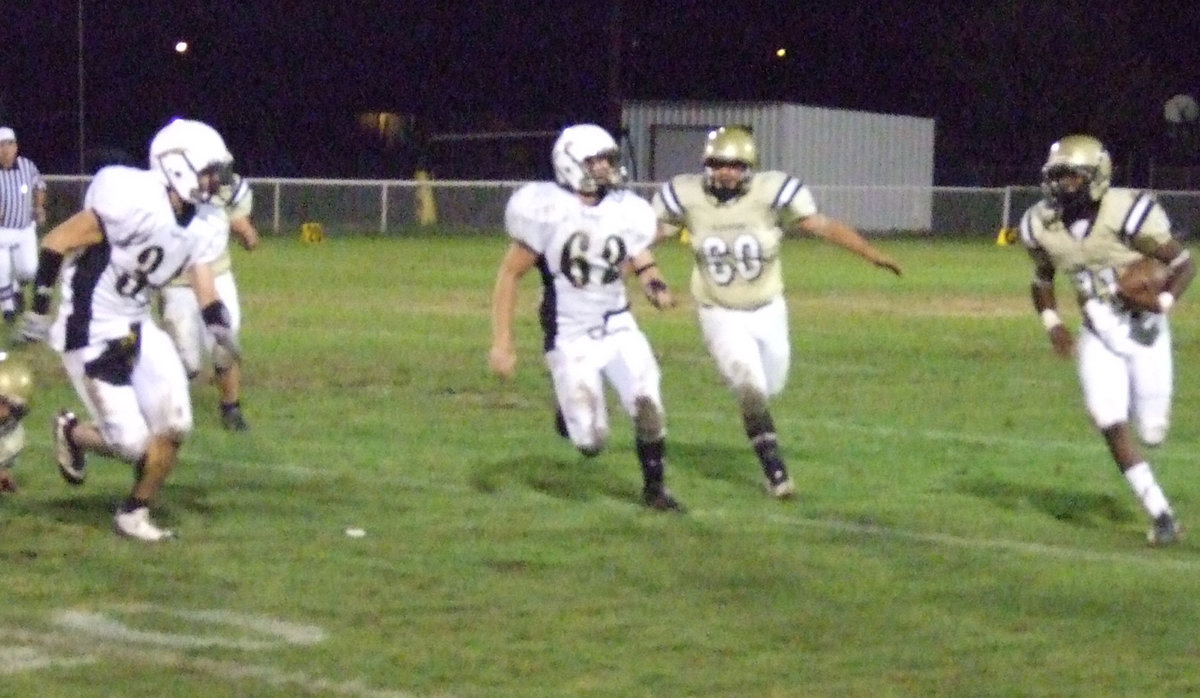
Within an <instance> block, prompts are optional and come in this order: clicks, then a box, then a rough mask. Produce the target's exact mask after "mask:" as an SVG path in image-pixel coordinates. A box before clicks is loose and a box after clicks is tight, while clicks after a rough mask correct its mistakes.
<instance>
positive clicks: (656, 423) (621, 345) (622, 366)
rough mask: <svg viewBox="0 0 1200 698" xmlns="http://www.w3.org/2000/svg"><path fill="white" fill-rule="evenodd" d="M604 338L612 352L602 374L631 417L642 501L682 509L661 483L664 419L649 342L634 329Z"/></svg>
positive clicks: (659, 374)
mask: <svg viewBox="0 0 1200 698" xmlns="http://www.w3.org/2000/svg"><path fill="white" fill-rule="evenodd" d="M605 341H606V342H607V343H608V344H609V345H610V347H611V348H612V349H613V352H612V359H611V360H610V361H609V362H608V364H607V365H606V366H605V367H604V376H605V377H606V378H607V379H608V381H609V383H611V384H612V386H613V390H615V391H616V393H617V396H618V397H619V398H620V400H621V406H622V407H623V408H624V409H625V412H626V414H628V415H629V416H630V417H631V418H632V419H633V427H634V449H635V452H636V453H637V458H638V464H639V465H640V466H641V470H642V501H643V503H645V504H646V506H648V507H651V508H653V509H658V510H661V511H683V506H682V505H681V504H680V503H679V502H678V501H677V500H676V499H675V498H674V497H673V496H672V495H671V493H670V492H669V491H668V490H667V488H666V487H665V485H664V479H665V476H666V451H667V446H666V444H667V418H666V410H664V409H663V404H662V390H661V383H662V371H661V370H660V369H659V366H658V361H657V360H656V359H655V358H654V352H653V350H652V349H651V348H650V342H649V341H648V340H647V339H646V335H644V334H642V332H641V331H640V330H638V329H636V328H630V329H628V330H625V331H622V332H617V333H616V334H612V335H609V336H608V337H607V338H606V340H605Z"/></svg>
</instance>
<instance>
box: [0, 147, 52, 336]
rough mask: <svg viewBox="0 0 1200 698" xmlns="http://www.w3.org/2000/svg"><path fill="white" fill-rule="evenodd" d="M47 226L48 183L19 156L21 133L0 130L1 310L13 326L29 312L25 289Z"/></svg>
mask: <svg viewBox="0 0 1200 698" xmlns="http://www.w3.org/2000/svg"><path fill="white" fill-rule="evenodd" d="M45 223H46V182H45V180H43V179H42V173H41V172H38V168H37V165H35V164H33V161H32V160H30V159H29V158H27V157H21V156H19V155H17V134H16V132H14V131H13V130H12V129H11V128H9V127H8V126H2V127H0V310H3V312H4V321H5V322H7V323H10V324H11V323H12V322H13V321H14V320H15V319H16V317H17V316H18V315H20V314H21V313H22V312H24V310H25V289H26V287H27V286H28V285H29V283H30V282H32V281H33V274H34V272H35V271H37V255H38V249H37V248H38V243H37V226H39V225H44V224H45Z"/></svg>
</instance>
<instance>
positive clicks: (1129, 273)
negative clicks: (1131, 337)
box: [1117, 257, 1169, 312]
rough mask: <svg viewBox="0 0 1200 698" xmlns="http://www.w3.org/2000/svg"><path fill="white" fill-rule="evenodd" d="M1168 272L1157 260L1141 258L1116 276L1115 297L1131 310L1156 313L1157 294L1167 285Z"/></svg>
mask: <svg viewBox="0 0 1200 698" xmlns="http://www.w3.org/2000/svg"><path fill="white" fill-rule="evenodd" d="M1168 271H1169V270H1168V268H1167V265H1166V264H1163V263H1162V262H1160V261H1158V260H1157V259H1154V258H1153V257H1142V258H1141V259H1139V260H1137V261H1136V262H1133V263H1132V264H1129V265H1127V266H1126V267H1125V268H1124V269H1122V270H1121V273H1120V274H1119V275H1118V276H1117V295H1118V296H1120V298H1121V300H1122V301H1124V302H1125V305H1127V306H1129V307H1130V308H1132V309H1133V310H1149V311H1151V312H1158V294H1160V293H1162V291H1163V287H1164V286H1165V285H1166V283H1167V277H1168V276H1169V274H1168Z"/></svg>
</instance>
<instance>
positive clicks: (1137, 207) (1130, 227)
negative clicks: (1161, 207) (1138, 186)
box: [1121, 193, 1157, 242]
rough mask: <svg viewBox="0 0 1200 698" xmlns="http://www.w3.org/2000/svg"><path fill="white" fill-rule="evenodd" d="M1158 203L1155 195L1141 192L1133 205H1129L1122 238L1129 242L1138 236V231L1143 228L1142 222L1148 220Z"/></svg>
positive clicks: (1123, 224) (1122, 226)
mask: <svg viewBox="0 0 1200 698" xmlns="http://www.w3.org/2000/svg"><path fill="white" fill-rule="evenodd" d="M1156 205H1157V202H1155V200H1154V197H1152V196H1150V195H1149V194H1145V193H1143V194H1139V195H1138V197H1137V199H1135V200H1134V202H1133V205H1132V206H1130V207H1129V213H1128V214H1127V215H1126V216H1125V222H1124V223H1122V224H1121V239H1122V240H1124V241H1126V242H1128V241H1130V240H1132V239H1133V238H1135V237H1137V234H1138V232H1139V231H1140V230H1141V229H1142V224H1143V223H1145V222H1146V218H1147V217H1149V215H1150V211H1152V210H1154V207H1155V206H1156Z"/></svg>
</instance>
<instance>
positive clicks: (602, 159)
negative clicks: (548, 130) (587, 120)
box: [550, 124, 625, 195]
mask: <svg viewBox="0 0 1200 698" xmlns="http://www.w3.org/2000/svg"><path fill="white" fill-rule="evenodd" d="M550 160H551V163H552V164H553V165H554V179H555V180H556V181H557V182H558V183H559V184H560V185H561V186H564V187H566V188H568V189H570V190H572V191H576V192H579V193H580V194H601V195H602V194H603V193H604V192H605V191H607V190H609V189H613V188H616V187H620V186H622V185H623V184H624V183H625V168H624V167H622V166H621V164H620V161H621V151H620V149H618V148H617V142H616V141H615V140H613V137H612V136H611V135H609V133H608V131H605V130H604V129H603V128H600V127H599V126H596V125H594V124H579V125H577V126H570V127H568V128H565V129H563V132H562V133H561V134H559V136H558V140H556V141H555V142H554V148H553V149H552V150H551V151H550Z"/></svg>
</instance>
